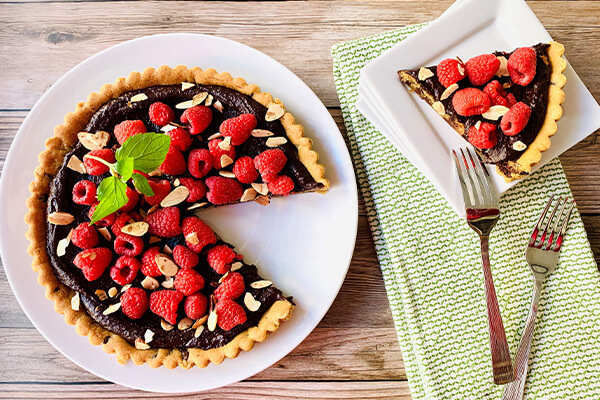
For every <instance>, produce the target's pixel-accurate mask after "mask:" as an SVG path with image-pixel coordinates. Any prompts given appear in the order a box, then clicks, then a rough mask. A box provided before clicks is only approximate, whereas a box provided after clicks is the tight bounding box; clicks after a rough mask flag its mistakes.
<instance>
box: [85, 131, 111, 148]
mask: <svg viewBox="0 0 600 400" xmlns="http://www.w3.org/2000/svg"><path fill="white" fill-rule="evenodd" d="M77 138H78V139H79V142H80V143H81V144H82V145H83V147H85V148H86V149H88V150H100V149H103V148H104V147H105V146H106V145H107V144H108V141H109V140H110V133H108V132H105V131H98V132H96V133H90V132H79V133H78V134H77Z"/></svg>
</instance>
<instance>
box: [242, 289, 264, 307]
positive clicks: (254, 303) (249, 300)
mask: <svg viewBox="0 0 600 400" xmlns="http://www.w3.org/2000/svg"><path fill="white" fill-rule="evenodd" d="M244 305H245V306H246V308H247V309H248V310H250V311H252V312H254V311H257V310H258V309H259V308H260V301H258V300H256V299H255V298H254V297H253V296H252V294H251V293H250V292H246V295H244Z"/></svg>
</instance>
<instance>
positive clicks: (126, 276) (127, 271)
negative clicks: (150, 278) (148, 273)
mask: <svg viewBox="0 0 600 400" xmlns="http://www.w3.org/2000/svg"><path fill="white" fill-rule="evenodd" d="M141 267H142V264H141V263H140V262H139V261H138V260H137V259H135V258H133V257H131V256H121V257H119V258H118V259H117V262H116V263H115V265H113V266H112V268H111V269H110V277H111V278H112V280H113V281H115V282H116V283H118V284H119V285H127V284H128V283H131V282H133V280H134V279H135V277H136V276H137V273H138V271H139V270H140V268H141Z"/></svg>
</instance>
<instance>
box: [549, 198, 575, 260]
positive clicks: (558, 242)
mask: <svg viewBox="0 0 600 400" xmlns="http://www.w3.org/2000/svg"><path fill="white" fill-rule="evenodd" d="M574 206H575V199H573V200H572V201H571V207H569V211H567V215H566V216H565V219H564V221H563V224H562V228H561V229H560V234H559V235H558V238H557V239H556V246H555V247H554V249H553V250H554V251H556V252H558V251H560V246H562V242H563V237H564V236H565V232H566V231H567V226H568V224H569V220H570V219H571V212H572V211H573V207H574Z"/></svg>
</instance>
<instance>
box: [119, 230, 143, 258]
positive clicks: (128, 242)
mask: <svg viewBox="0 0 600 400" xmlns="http://www.w3.org/2000/svg"><path fill="white" fill-rule="evenodd" d="M114 245H115V253H117V254H118V255H120V256H132V257H133V256H139V255H140V254H142V251H144V241H143V240H142V238H140V237H135V236H131V235H126V234H124V233H121V235H119V236H117V238H116V239H115V243H114Z"/></svg>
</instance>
